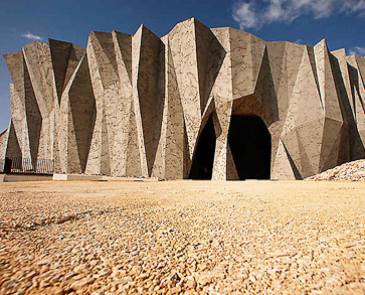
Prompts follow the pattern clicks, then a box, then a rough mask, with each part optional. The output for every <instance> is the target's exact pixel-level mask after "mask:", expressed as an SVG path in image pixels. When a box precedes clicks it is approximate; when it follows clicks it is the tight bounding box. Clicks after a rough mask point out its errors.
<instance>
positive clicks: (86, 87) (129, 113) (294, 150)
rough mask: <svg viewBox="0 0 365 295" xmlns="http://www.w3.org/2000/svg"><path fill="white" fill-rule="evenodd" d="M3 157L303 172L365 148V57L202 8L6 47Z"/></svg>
mask: <svg viewBox="0 0 365 295" xmlns="http://www.w3.org/2000/svg"><path fill="white" fill-rule="evenodd" d="M5 60H6V63H7V65H8V68H9V71H10V74H11V78H12V83H11V85H10V93H11V97H10V99H11V121H10V124H9V128H8V129H7V131H6V132H4V133H3V134H1V135H0V159H5V158H10V159H11V158H21V159H30V161H31V165H33V169H34V170H35V171H36V170H37V166H38V165H39V164H38V163H39V161H41V160H45V159H49V160H52V161H53V170H54V172H55V173H63V174H89V175H110V176H138V177H158V178H162V179H181V178H193V179H216V180H224V179H246V178H258V179H269V178H272V179H302V178H305V177H308V176H311V175H314V174H317V173H319V172H322V171H324V170H327V169H329V168H332V167H334V166H336V165H339V164H342V163H344V162H348V161H351V160H356V159H360V158H364V157H365V148H364V144H365V113H364V110H365V88H364V87H365V84H364V83H365V58H362V57H359V56H346V53H345V50H344V49H340V50H336V51H332V52H330V51H329V50H328V48H327V45H326V41H325V40H322V41H320V42H319V43H318V44H317V45H315V46H314V47H310V46H306V45H301V44H295V43H291V42H266V41H264V40H261V39H259V38H257V37H255V36H254V35H252V34H250V33H247V32H242V31H239V30H236V29H232V28H214V29H210V28H208V27H206V26H205V25H204V24H202V23H200V22H199V21H198V20H196V19H194V18H192V19H189V20H186V21H184V22H181V23H178V24H177V25H176V26H175V27H174V28H173V29H172V30H171V31H170V32H169V33H168V34H167V35H165V36H163V37H162V38H159V37H158V36H156V35H155V34H154V33H153V32H151V31H150V30H148V29H147V28H146V27H144V26H141V27H140V28H139V29H138V31H137V32H136V33H135V34H134V35H132V36H131V35H128V34H124V33H120V32H115V31H114V32H111V33H104V32H92V33H91V34H90V36H89V39H88V43H87V47H86V49H82V48H79V47H78V46H76V45H73V44H71V43H67V42H63V41H56V40H49V42H48V43H38V42H37V43H31V44H29V45H27V46H25V47H24V48H23V49H22V50H21V51H19V52H16V53H11V54H6V55H5Z"/></svg>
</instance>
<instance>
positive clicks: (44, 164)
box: [0, 158, 53, 175]
mask: <svg viewBox="0 0 365 295" xmlns="http://www.w3.org/2000/svg"><path fill="white" fill-rule="evenodd" d="M0 173H7V174H46V175H50V174H53V160H50V159H37V160H36V161H32V160H31V159H24V158H6V159H0Z"/></svg>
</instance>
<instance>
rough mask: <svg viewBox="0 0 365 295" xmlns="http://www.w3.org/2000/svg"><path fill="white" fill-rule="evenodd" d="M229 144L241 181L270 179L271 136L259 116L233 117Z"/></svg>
mask: <svg viewBox="0 0 365 295" xmlns="http://www.w3.org/2000/svg"><path fill="white" fill-rule="evenodd" d="M228 143H229V146H230V148H231V151H232V156H233V160H234V163H235V165H236V169H237V173H238V176H239V179H270V166H271V164H270V161H271V135H270V132H269V130H268V129H267V127H266V125H265V123H264V121H262V119H261V118H260V117H258V116H232V118H231V124H230V127H229V134H228Z"/></svg>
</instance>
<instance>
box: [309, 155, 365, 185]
mask: <svg viewBox="0 0 365 295" xmlns="http://www.w3.org/2000/svg"><path fill="white" fill-rule="evenodd" d="M308 179H309V180H352V181H365V160H358V161H353V162H349V163H345V164H343V165H340V166H337V167H335V168H333V169H329V170H327V171H324V172H322V173H320V174H317V175H314V176H311V177H309V178H308Z"/></svg>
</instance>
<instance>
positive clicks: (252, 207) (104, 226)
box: [0, 181, 365, 294]
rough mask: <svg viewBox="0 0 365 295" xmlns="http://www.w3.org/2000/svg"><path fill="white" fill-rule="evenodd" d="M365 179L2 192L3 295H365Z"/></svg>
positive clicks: (33, 187) (89, 185)
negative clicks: (239, 294) (180, 294)
mask: <svg viewBox="0 0 365 295" xmlns="http://www.w3.org/2000/svg"><path fill="white" fill-rule="evenodd" d="M364 196H365V182H325V181H323V182H314V181H304V182H300V181H298V182H294V181H293V182H279V181H271V182H269V181H267V182H266V181H245V182H197V181H176V182H42V183H41V182H39V183H5V184H1V185H0V294H13V293H17V294H125V293H131V294H135V293H144V294H146V293H147V294H152V293H154V294H166V293H167V294H168V293H170V294H176V293H181V292H186V293H187V294H194V293H200V294H201V293H202V294H232V293H237V294H238V293H250V294H253V293H258V294H328V293H331V294H346V293H348V294H356V293H358V294H364V292H365V239H364V238H365V198H364Z"/></svg>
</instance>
